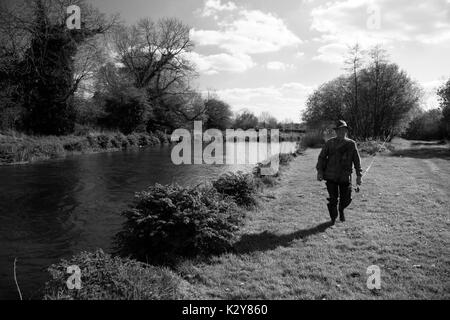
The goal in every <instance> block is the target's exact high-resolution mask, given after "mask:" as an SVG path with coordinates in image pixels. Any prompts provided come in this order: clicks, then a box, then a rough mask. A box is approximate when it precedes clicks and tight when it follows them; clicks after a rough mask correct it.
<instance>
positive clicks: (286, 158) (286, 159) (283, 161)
mask: <svg viewBox="0 0 450 320" xmlns="http://www.w3.org/2000/svg"><path fill="white" fill-rule="evenodd" d="M292 160H294V155H293V154H291V153H282V154H280V165H282V166H285V165H288V164H289V163H290V162H291V161H292Z"/></svg>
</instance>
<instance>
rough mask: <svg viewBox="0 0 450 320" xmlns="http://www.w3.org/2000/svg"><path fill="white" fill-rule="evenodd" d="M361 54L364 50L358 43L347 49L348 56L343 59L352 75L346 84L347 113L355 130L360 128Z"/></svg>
mask: <svg viewBox="0 0 450 320" xmlns="http://www.w3.org/2000/svg"><path fill="white" fill-rule="evenodd" d="M363 54H364V52H363V51H362V50H361V47H360V46H359V44H356V45H354V46H353V47H351V48H350V49H349V53H348V57H347V59H346V60H345V65H346V68H345V69H346V70H347V71H349V73H350V74H351V77H352V81H351V82H350V83H351V85H349V86H348V89H350V90H351V95H352V100H351V102H350V103H349V108H350V110H351V112H349V115H350V117H351V119H349V120H350V122H352V123H353V124H354V126H355V129H356V130H359V128H361V124H360V117H361V114H360V108H359V81H358V80H359V79H358V78H359V74H360V69H361V67H362V65H363Z"/></svg>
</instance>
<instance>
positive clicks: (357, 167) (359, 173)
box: [352, 142, 362, 185]
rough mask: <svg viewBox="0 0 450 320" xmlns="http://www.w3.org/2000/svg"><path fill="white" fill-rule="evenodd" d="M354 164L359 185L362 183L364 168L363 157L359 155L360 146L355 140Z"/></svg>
mask: <svg viewBox="0 0 450 320" xmlns="http://www.w3.org/2000/svg"><path fill="white" fill-rule="evenodd" d="M352 160H353V165H354V166H355V171H356V176H357V177H358V179H357V180H356V182H357V184H358V185H361V184H362V168H361V157H360V155H359V151H358V146H357V144H356V142H355V148H354V150H353V159H352Z"/></svg>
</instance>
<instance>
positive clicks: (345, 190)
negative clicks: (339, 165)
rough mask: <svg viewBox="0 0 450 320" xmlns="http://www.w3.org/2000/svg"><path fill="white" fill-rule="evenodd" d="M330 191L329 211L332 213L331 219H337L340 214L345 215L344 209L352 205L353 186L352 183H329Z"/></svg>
mask: <svg viewBox="0 0 450 320" xmlns="http://www.w3.org/2000/svg"><path fill="white" fill-rule="evenodd" d="M327 189H328V194H329V196H330V197H329V198H328V209H329V211H330V216H331V219H336V218H337V215H338V210H337V208H338V203H339V212H340V213H341V214H343V212H344V209H345V208H347V207H348V206H349V205H350V203H352V184H351V183H350V182H344V183H337V182H334V181H330V180H328V181H327Z"/></svg>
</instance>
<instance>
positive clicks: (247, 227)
mask: <svg viewBox="0 0 450 320" xmlns="http://www.w3.org/2000/svg"><path fill="white" fill-rule="evenodd" d="M393 147H395V151H393V152H388V151H386V152H384V153H381V154H379V155H377V160H376V161H375V163H374V165H373V167H372V169H371V171H370V173H369V175H368V176H366V177H365V179H364V185H363V187H362V192H361V193H359V194H354V196H353V198H354V201H353V204H352V205H351V207H350V208H349V209H348V210H347V222H346V223H338V224H337V225H336V226H331V225H330V224H329V223H328V219H329V218H328V213H327V210H326V197H327V192H326V188H325V186H324V184H323V183H319V182H317V181H316V180H315V172H314V166H315V163H316V161H317V156H318V153H319V150H318V149H308V150H306V151H304V152H303V154H302V156H298V157H293V156H284V157H283V158H284V160H283V161H281V163H282V165H283V164H284V168H283V169H282V172H281V175H279V176H278V177H275V178H273V180H271V181H272V182H274V184H275V187H274V188H266V187H265V188H263V189H261V190H260V192H259V193H258V194H256V202H257V203H258V205H257V206H255V207H253V209H251V210H247V212H246V217H245V224H244V225H243V226H242V227H241V228H239V230H238V231H237V234H236V235H235V237H234V240H233V243H232V248H231V250H227V252H224V253H222V254H214V255H210V256H197V257H189V258H180V259H179V260H178V261H177V262H176V263H174V264H172V265H171V266H170V269H167V268H166V267H162V266H150V265H148V264H138V265H139V270H136V269H135V268H136V266H137V265H136V264H135V263H136V262H135V261H134V260H128V259H126V260H121V261H122V263H123V264H125V265H130V266H133V267H132V268H131V267H130V268H131V269H129V271H125V270H123V271H121V272H120V277H125V278H124V279H122V278H121V279H122V280H120V279H117V272H116V271H114V270H115V267H114V268H112V267H111V266H115V264H112V263H109V262H108V263H107V264H102V263H99V264H96V266H98V267H97V268H94V269H91V271H90V273H89V277H88V279H85V281H87V283H88V284H89V283H95V284H96V286H95V287H94V289H95V290H97V291H95V290H94V289H92V290H94V291H95V292H97V293H96V294H95V296H94V299H95V298H101V297H102V295H103V296H104V295H105V294H106V295H107V296H109V297H110V298H111V297H112V298H114V299H128V298H131V299H140V298H142V299H144V298H145V299H146V298H148V297H149V295H148V294H147V293H148V291H150V292H157V293H158V292H160V294H159V293H158V294H156V295H153V296H151V297H150V299H165V298H169V299H178V298H183V299H186V298H187V299H189V298H190V299H439V298H444V299H449V298H450V290H449V288H450V272H449V270H450V260H449V257H450V251H449V250H450V249H449V248H450V236H449V232H448V230H449V227H450V222H449V220H448V209H449V208H450V200H449V199H450V197H449V191H448V190H449V189H450V188H449V187H450V186H449V181H450V179H449V178H450V170H449V168H450V167H449V161H450V152H449V147H448V145H430V146H429V145H422V144H419V143H417V142H415V143H410V142H408V141H404V140H398V141H393V143H392V144H391V147H390V148H393ZM367 149H368V150H367V152H364V153H365V154H366V155H365V156H363V159H362V162H363V167H366V166H367V165H368V164H369V163H371V161H372V156H370V153H371V152H369V151H371V149H372V144H370V145H367ZM259 179H260V178H258V181H259ZM259 183H261V181H259ZM265 185H268V184H265ZM227 189H229V188H225V189H224V190H227ZM230 190H231V189H230ZM74 259H77V258H74ZM108 259H109V258H108ZM101 260H102V261H103V260H104V259H103V258H101ZM83 261H84V260H83ZM83 261H81V262H80V264H82V265H83V263H84V262H83ZM71 262H73V261H71ZM71 262H70V263H71ZM66 264H68V263H66ZM372 265H377V266H379V267H380V269H381V290H376V291H373V290H369V289H368V288H367V286H366V283H367V277H368V276H367V274H366V271H367V268H368V267H369V266H372ZM64 266H65V265H64ZM55 268H56V269H58V267H57V266H53V267H52V268H51V269H50V271H51V272H53V273H52V275H53V280H52V281H53V282H51V283H59V284H60V285H59V286H56V287H55V286H51V285H50V289H52V290H50V291H47V292H50V293H51V292H53V293H54V292H58V290H55V288H59V289H60V290H66V289H65V287H64V286H65V284H64V282H63V280H64V279H65V277H66V276H67V275H65V274H62V273H61V274H60V275H61V276H57V274H58V273H55V271H54V270H55ZM141 268H142V269H141ZM122 269H123V268H122V267H120V268H119V270H122ZM52 270H53V271H52ZM92 270H93V271H92ZM126 270H128V269H126ZM146 272H148V273H151V274H152V276H150V275H146V276H142V277H143V279H149V280H148V281H147V280H145V281H144V284H145V285H144V284H143V283H142V281H138V278H135V277H134V278H133V277H131V275H132V274H138V275H140V274H143V275H145V274H146ZM165 273H168V274H169V275H167V276H166V277H161V274H165ZM105 274H106V275H105ZM55 275H56V276H55ZM98 277H100V278H101V277H104V278H101V279H106V280H105V281H103V280H99V282H98V281H97V280H96V279H98ZM167 277H169V279H175V280H176V281H177V283H179V286H178V285H175V287H174V284H173V283H172V282H170V281H169V282H167V281H166V280H165V281H164V282H163V281H162V279H163V278H164V279H168V278H167ZM108 279H114V281H113V282H114V283H118V284H121V283H126V287H125V288H122V289H120V290H121V291H119V292H125V293H126V292H135V291H137V292H140V294H139V295H137V296H136V295H134V296H132V295H131V296H130V295H128V294H125V293H124V294H122V293H120V294H119V295H108V292H110V286H108V285H107V284H108V283H110V282H111V281H112V280H108ZM152 279H153V280H152ZM54 281H56V282H54ZM96 281H97V282H96ZM166 286H167V288H168V289H170V290H169V292H170V294H167V291H164V290H161V288H164V287H166ZM144 287H145V289H142V288H144ZM61 288H62V289H61ZM89 290H90V289H89ZM64 292H65V293H66V294H67V291H64ZM105 292H106V293H105ZM114 292H117V291H114ZM67 297H68V296H64V294H62V295H60V296H58V295H55V294H53V295H52V294H50V295H48V296H47V298H52V299H59V298H67ZM86 297H89V295H88V293H87V292H86V291H85V292H83V293H70V295H69V298H71V299H78V298H80V299H81V298H86Z"/></svg>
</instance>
